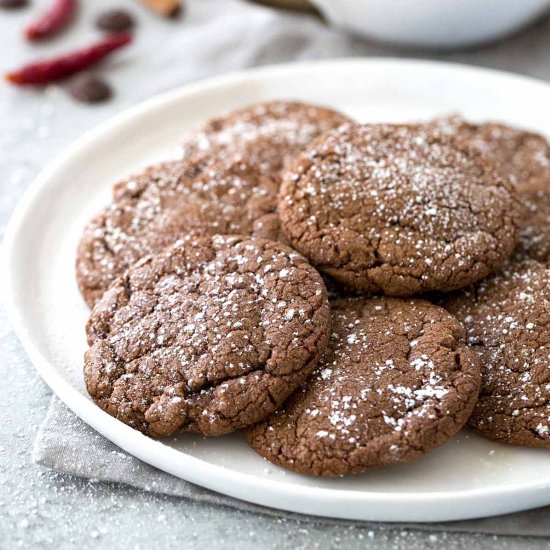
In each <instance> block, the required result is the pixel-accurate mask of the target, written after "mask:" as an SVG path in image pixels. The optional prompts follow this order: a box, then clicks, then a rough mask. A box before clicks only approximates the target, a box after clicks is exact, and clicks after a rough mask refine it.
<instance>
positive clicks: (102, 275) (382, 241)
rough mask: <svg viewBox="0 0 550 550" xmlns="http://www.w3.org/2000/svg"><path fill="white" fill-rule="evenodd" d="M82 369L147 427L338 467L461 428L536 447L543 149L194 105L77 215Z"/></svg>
mask: <svg viewBox="0 0 550 550" xmlns="http://www.w3.org/2000/svg"><path fill="white" fill-rule="evenodd" d="M77 256H78V257H77V279H78V283H79V287H80V290H81V292H82V295H83V297H84V299H85V300H86V302H87V303H88V304H89V306H90V307H91V308H92V312H91V316H90V319H89V321H88V324H87V336H88V343H89V346H90V348H89V350H88V351H87V352H86V355H85V364H84V377H85V381H86V386H87V389H88V392H89V393H90V395H91V396H92V398H93V399H94V401H95V402H96V403H97V404H98V405H99V406H100V407H101V408H102V409H104V410H105V411H107V412H108V413H110V414H111V415H113V416H115V417H116V418H118V419H119V420H121V421H122V422H125V423H126V424H128V425H130V426H132V427H134V428H136V429H138V430H140V431H142V432H144V433H146V434H148V435H151V436H155V437H160V436H167V435H170V434H174V433H176V432H199V433H202V434H204V435H206V436H219V435H223V434H227V433H229V432H232V431H235V430H243V434H244V437H245V439H246V441H247V442H248V443H249V444H250V446H251V447H252V448H253V449H254V450H255V451H256V452H258V453H259V454H260V455H262V456H263V457H265V458H266V459H268V460H270V461H271V462H273V463H275V464H277V465H280V466H283V467H285V468H288V469H290V470H293V471H295V472H300V473H304V474H311V475H321V476H334V475H343V474H346V473H352V472H363V471H365V470H367V469H369V468H372V467H375V466H381V465H385V464H393V463H400V462H408V461H411V460H414V459H416V458H419V457H421V456H422V455H423V454H425V453H427V452H429V451H430V450H432V449H434V448H436V447H438V446H440V445H442V444H444V443H445V442H447V441H448V440H449V439H451V438H452V437H453V436H454V435H455V434H456V433H457V432H458V431H459V430H460V429H461V428H462V427H463V426H465V425H466V424H468V425H469V426H471V427H472V428H473V429H475V430H476V431H477V432H478V433H479V434H481V435H482V436H484V437H487V438H490V439H493V440H497V441H501V442H504V443H509V444H515V445H525V446H532V447H547V448H550V332H549V329H550V299H549V297H548V295H547V288H549V285H550V263H549V262H550V145H549V144H548V143H547V142H546V141H545V140H544V138H542V137H541V136H538V135H535V134H532V133H528V132H524V131H521V130H516V129H513V128H509V127H506V126H503V125H498V124H481V125H473V124H469V123H467V122H466V121H464V120H462V119H461V118H458V117H451V118H447V119H441V120H435V121H431V122H428V123H425V124H412V123H411V124H407V125H390V124H360V123H358V122H356V121H353V120H350V119H349V118H348V117H346V116H345V115H343V114H341V113H338V112H336V111H334V110H331V109H328V108H324V107H320V106H315V105H308V104H304V103H298V102H285V101H275V102H270V103H265V104H261V105H255V106H252V107H249V108H246V109H242V110H239V111H235V112H233V113H230V114H228V115H226V116H223V117H221V118H216V119H213V120H210V121H208V122H207V123H205V124H204V125H203V126H201V127H200V128H197V129H195V130H194V131H191V132H190V133H189V134H188V135H186V136H185V138H184V143H183V154H182V157H181V159H179V160H175V161H170V162H165V163H162V164H159V165H155V166H151V167H149V168H147V169H146V170H144V171H143V172H142V173H140V174H138V175H135V176H132V177H130V178H128V179H126V180H124V181H122V182H119V183H117V184H115V186H114V188H113V200H112V202H111V204H110V205H108V206H107V207H106V208H105V209H104V210H103V211H102V212H100V213H99V214H98V215H97V216H96V217H94V218H93V219H92V220H91V221H90V222H89V223H88V225H87V226H86V228H85V230H84V234H83V236H82V239H81V241H80V244H79V248H78V255H77Z"/></svg>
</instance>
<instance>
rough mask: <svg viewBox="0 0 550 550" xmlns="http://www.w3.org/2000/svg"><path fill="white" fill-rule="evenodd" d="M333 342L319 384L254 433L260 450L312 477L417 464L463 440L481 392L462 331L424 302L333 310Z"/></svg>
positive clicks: (340, 304) (353, 301) (357, 304)
mask: <svg viewBox="0 0 550 550" xmlns="http://www.w3.org/2000/svg"><path fill="white" fill-rule="evenodd" d="M331 309H332V322H333V326H332V334H331V338H330V341H329V345H328V347H327V351H326V352H325V354H324V355H323V357H322V359H321V361H320V362H319V366H318V367H317V369H316V370H315V373H314V374H313V375H312V377H311V378H310V379H309V380H308V381H307V382H306V383H305V384H304V385H303V386H302V387H301V388H300V389H299V390H298V391H297V392H296V393H295V394H294V395H293V396H292V397H291V398H290V399H289V401H288V402H287V403H286V404H285V405H284V407H283V408H282V409H280V410H278V411H277V412H276V413H274V414H273V415H272V416H271V417H269V418H268V419H267V420H266V421H264V422H262V423H260V424H258V425H256V426H253V427H251V428H249V429H248V430H246V431H245V438H246V440H247V441H248V443H249V444H250V445H251V446H252V448H253V449H254V450H255V451H256V452H258V453H259V454H261V455H262V456H263V457H265V458H267V459H268V460H270V461H271V462H273V463H275V464H277V465H279V466H283V467H285V468H288V469H290V470H293V471H295V472H299V473H303V474H312V475H319V476H335V475H343V474H347V473H358V472H363V471H365V470H367V469H369V468H373V467H375V466H381V465H384V464H394V463H399V462H409V461H411V460H414V459H417V458H419V457H420V456H422V455H423V454H425V453H427V452H428V451H430V450H432V449H434V448H435V447H437V446H439V445H442V444H443V443H445V442H446V441H448V440H449V438H451V437H452V436H453V435H455V434H456V433H457V432H458V431H459V430H460V428H461V427H462V426H463V425H464V424H465V423H466V421H467V419H468V416H469V415H470V413H471V411H472V408H473V407H474V404H475V401H476V398H477V394H478V391H479V365H478V360H477V357H476V355H475V353H474V352H472V351H471V350H469V349H468V348H467V347H466V346H465V344H464V336H465V335H464V329H463V327H462V325H461V324H460V323H459V322H458V321H457V320H456V319H455V318H453V317H451V315H449V314H448V313H447V312H446V311H445V310H444V309H442V308H440V307H437V306H434V305H432V304H430V303H428V302H425V301H423V300H400V299H396V298H372V299H361V298H348V299H341V300H336V301H333V302H332V304H331Z"/></svg>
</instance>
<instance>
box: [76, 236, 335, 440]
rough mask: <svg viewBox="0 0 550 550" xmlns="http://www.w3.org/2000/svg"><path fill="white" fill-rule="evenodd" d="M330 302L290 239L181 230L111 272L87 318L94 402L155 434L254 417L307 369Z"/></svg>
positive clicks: (277, 401)
mask: <svg viewBox="0 0 550 550" xmlns="http://www.w3.org/2000/svg"><path fill="white" fill-rule="evenodd" d="M329 330H330V309H329V305H328V301H327V296H326V289H325V287H324V284H323V282H322V280H321V277H320V276H319V274H318V273H317V272H316V271H315V269H313V268H312V267H311V266H310V265H309V264H308V263H307V261H306V260H305V259H304V258H303V257H302V256H300V255H299V254H297V253H296V252H294V251H293V250H291V249H290V248H288V247H286V246H284V245H281V244H278V243H274V242H271V241H266V240H261V239H257V240H252V239H248V238H246V237H231V236H219V235H218V236H213V237H197V238H193V237H189V236H188V237H186V238H185V239H183V240H180V241H178V242H177V243H176V244H175V245H173V246H172V247H171V248H169V249H168V250H166V251H164V252H162V253H160V254H158V255H153V256H149V257H147V258H144V259H143V260H141V261H139V262H138V263H137V264H135V265H134V266H133V267H131V268H130V269H129V270H127V271H126V272H125V273H124V275H122V276H121V277H119V278H118V279H116V280H115V281H114V282H113V284H112V285H111V287H110V288H109V290H108V291H107V292H106V293H105V294H104V295H103V296H102V298H101V299H100V300H99V302H98V303H97V304H96V306H95V307H94V309H93V311H92V314H91V316H90V319H89V321H88V325H87V335H88V343H89V345H90V348H89V350H88V351H87V352H86V355H85V363H84V376H85V381H86V387H87V389H88V392H89V393H90V395H91V396H92V397H93V399H94V401H95V402H96V403H97V404H98V405H99V406H100V407H101V408H102V409H104V410H105V411H107V412H108V413H109V414H111V415H113V416H115V417H116V418H118V419H119V420H121V421H122V422H125V423H126V424H129V425H130V426H132V427H134V428H136V429H138V430H141V431H142V432H144V433H147V434H150V435H154V436H165V435H169V434H172V433H174V432H176V431H193V432H201V433H203V434H205V435H220V434H224V433H228V432H231V431H233V430H236V429H238V428H242V427H244V426H248V425H250V424H253V423H255V422H258V421H260V420H262V419H264V418H265V417H267V416H268V415H269V414H271V413H272V412H273V411H274V410H275V409H277V408H278V407H279V406H280V405H281V404H282V403H283V402H284V400H285V399H286V398H287V397H288V396H289V395H290V394H291V393H292V392H293V391H294V390H295V389H296V388H297V387H298V386H299V385H300V384H301V383H302V382H303V381H304V380H305V379H306V378H307V376H309V374H310V373H311V372H312V370H313V369H314V368H315V366H316V364H317V361H318V358H319V356H320V354H321V353H322V352H323V351H324V349H325V346H326V342H327V338H328V333H329Z"/></svg>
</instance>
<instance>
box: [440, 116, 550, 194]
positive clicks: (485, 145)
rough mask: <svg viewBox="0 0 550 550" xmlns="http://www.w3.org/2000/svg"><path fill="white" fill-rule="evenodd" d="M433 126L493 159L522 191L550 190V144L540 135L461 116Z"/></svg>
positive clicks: (444, 120) (443, 119)
mask: <svg viewBox="0 0 550 550" xmlns="http://www.w3.org/2000/svg"><path fill="white" fill-rule="evenodd" d="M432 124H433V125H435V127H436V128H438V129H439V130H440V131H442V132H443V133H446V134H453V135H456V136H459V137H463V138H464V139H466V140H467V141H468V142H469V143H470V144H471V145H472V146H473V147H475V148H477V149H478V150H479V151H482V152H483V153H485V154H488V155H491V156H492V157H493V158H494V159H495V161H496V164H497V166H498V167H499V169H500V170H501V171H502V174H503V175H504V176H505V177H508V178H509V179H510V180H511V181H512V183H513V184H514V185H516V187H517V189H518V190H519V191H522V190H524V189H525V190H526V191H527V192H529V191H530V190H531V189H532V188H533V187H538V188H540V187H542V186H547V187H550V143H548V141H547V140H546V139H545V138H544V137H543V136H541V135H540V134H535V133H533V132H528V131H525V130H522V129H519V128H514V127H511V126H506V125H505V124H498V123H494V122H489V123H484V124H471V123H468V122H466V121H465V120H464V119H463V118H461V117H459V116H451V117H447V118H442V119H437V120H435V121H433V122H432Z"/></svg>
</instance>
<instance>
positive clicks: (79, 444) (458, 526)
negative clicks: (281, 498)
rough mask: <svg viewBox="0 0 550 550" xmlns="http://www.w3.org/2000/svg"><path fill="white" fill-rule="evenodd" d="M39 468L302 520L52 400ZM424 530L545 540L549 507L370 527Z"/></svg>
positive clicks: (36, 453)
mask: <svg viewBox="0 0 550 550" xmlns="http://www.w3.org/2000/svg"><path fill="white" fill-rule="evenodd" d="M32 458H33V461H34V462H35V463H36V464H39V465H40V466H44V467H46V468H49V469H52V470H55V471H57V472H62V473H65V474H71V475H75V476H79V477H85V478H92V479H96V480H100V481H112V482H119V483H125V484H127V485H131V486H133V487H137V488H139V489H143V490H145V491H151V492H155V493H162V494H165V495H171V496H177V497H184V498H188V499H191V500H194V501H197V502H204V503H208V504H217V505H222V506H231V507H232V508H236V509H238V510H242V511H247V512H257V513H262V514H268V515H272V516H279V517H287V518H292V517H296V518H297V517H299V518H300V519H301V521H304V519H305V516H301V515H300V514H293V513H290V512H281V511H277V510H273V509H270V508H265V507H263V506H258V505H256V504H250V503H248V502H244V501H241V500H237V499H234V498H231V497H227V496H225V495H220V494H218V493H215V492H213V491H209V490H208V489H203V488H202V487H199V486H197V485H194V484H192V483H189V482H188V481H184V480H183V479H179V478H176V477H174V476H172V475H170V474H167V473H165V472H162V471H160V470H157V469H156V468H154V467H153V466H149V465H148V464H145V463H144V462H142V461H141V460H138V459H137V458H135V457H133V456H131V455H129V454H127V453H125V452H124V451H123V450H121V449H119V448H118V447H117V446H116V445H115V444H114V443H111V441H109V440H108V439H106V438H104V437H103V436H102V435H100V434H99V433H97V432H96V431H95V430H93V429H92V428H90V427H89V426H88V425H87V424H86V423H84V422H83V421H82V420H80V418H78V417H77V416H76V415H75V414H73V413H72V412H71V411H70V410H69V409H68V408H67V407H66V406H65V405H64V404H63V403H62V402H61V401H59V399H57V398H56V397H54V398H53V399H52V402H51V404H50V408H49V410H48V414H47V416H46V418H45V420H44V422H43V424H42V426H41V427H40V430H39V431H38V435H37V437H36V440H35V442H34V448H33V453H32ZM309 519H310V521H311V522H330V523H345V524H350V523H354V522H348V521H344V520H332V519H325V518H318V517H317V518H315V517H309ZM372 525H373V526H376V528H380V527H386V528H392V527H398V528H400V529H403V528H410V529H419V530H425V531H446V532H452V531H455V532H468V533H485V534H491V535H524V536H539V537H544V536H550V507H547V508H539V509H538V510H532V511H528V512H521V513H518V514H509V515H506V516H500V517H496V518H486V519H479V520H472V521H457V522H450V523H437V524H420V523H415V524H410V523H408V524H398V525H396V524H379V523H376V524H374V523H373V524H372Z"/></svg>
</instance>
